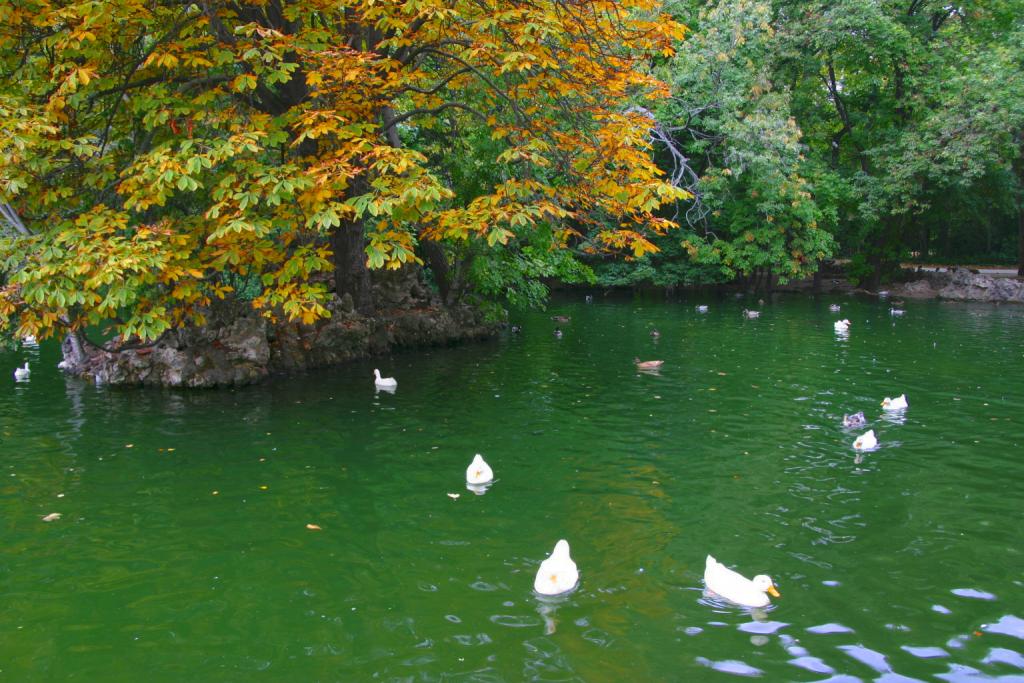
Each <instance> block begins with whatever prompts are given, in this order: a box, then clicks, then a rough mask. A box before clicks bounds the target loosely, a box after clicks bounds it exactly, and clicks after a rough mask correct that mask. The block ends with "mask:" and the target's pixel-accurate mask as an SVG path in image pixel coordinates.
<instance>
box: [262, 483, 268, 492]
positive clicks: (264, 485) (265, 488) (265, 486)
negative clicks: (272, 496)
mask: <svg viewBox="0 0 1024 683" xmlns="http://www.w3.org/2000/svg"><path fill="white" fill-rule="evenodd" d="M269 488H270V487H269V486H267V485H266V484H260V491H266V490H267V489H269Z"/></svg>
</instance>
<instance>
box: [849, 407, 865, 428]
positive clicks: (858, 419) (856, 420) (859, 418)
mask: <svg viewBox="0 0 1024 683" xmlns="http://www.w3.org/2000/svg"><path fill="white" fill-rule="evenodd" d="M867 423H868V421H867V420H866V419H865V418H864V411H863V410H862V411H860V412H856V413H854V414H853V415H843V426H844V427H847V428H849V427H863V426H864V425H866V424H867Z"/></svg>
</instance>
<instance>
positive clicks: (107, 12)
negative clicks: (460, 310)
mask: <svg viewBox="0 0 1024 683" xmlns="http://www.w3.org/2000/svg"><path fill="white" fill-rule="evenodd" d="M683 30H684V27H683V26H681V25H680V24H678V23H676V22H674V21H672V20H671V19H669V18H667V17H665V16H664V15H662V14H661V12H660V10H659V3H658V2H655V1H654V0H618V1H597V0H593V1H591V0H582V1H580V0H534V1H526V0H513V1H506V2H496V1H493V0H404V1H391V2H381V1H379V0H262V1H252V2H222V1H219V0H209V1H200V2H188V1H184V2H183V1H180V0H173V1H172V0H104V1H99V0H12V1H11V2H7V3H4V4H3V5H2V6H0V209H3V211H2V213H0V226H2V232H3V234H2V237H0V258H2V261H0V269H2V270H3V274H4V283H3V289H2V291H0V324H3V325H7V326H10V327H15V328H17V329H18V331H20V333H22V334H28V333H31V334H36V335H46V334H51V333H54V332H58V333H59V332H68V331H73V330H76V329H80V328H82V327H84V326H88V325H94V324H100V323H106V322H112V323H113V326H114V329H115V330H116V332H117V334H118V335H120V337H121V338H122V339H125V340H127V339H129V338H138V339H141V340H143V341H144V340H152V339H155V338H157V337H159V335H160V334H162V333H163V332H164V331H165V330H167V329H168V328H170V327H172V326H176V325H181V324H187V323H189V322H202V310H203V309H204V307H205V306H206V305H207V304H209V303H210V301H211V300H212V298H215V297H225V296H231V295H232V293H233V292H237V290H239V289H240V288H243V287H244V288H246V289H247V291H248V292H249V293H250V296H252V298H253V305H254V306H255V307H257V308H258V309H260V310H262V311H263V312H265V313H266V314H267V315H280V314H283V315H286V316H289V317H290V318H292V319H298V320H302V321H304V322H312V321H314V320H316V319H317V318H318V317H321V316H324V315H326V314H327V310H326V308H325V306H324V304H325V302H326V298H327V297H328V296H329V295H330V292H331V290H335V291H337V292H338V293H339V294H344V293H348V294H350V295H351V296H352V298H353V300H354V302H355V304H356V305H357V307H358V308H359V309H360V310H362V311H363V312H371V311H372V310H373V301H372V296H371V290H370V286H369V279H368V268H370V269H372V268H381V267H388V268H398V267H400V266H401V265H402V264H406V263H410V262H422V260H423V259H428V260H432V261H433V262H435V263H437V264H438V265H439V266H441V267H439V268H437V269H436V271H437V272H436V273H435V274H436V275H437V276H438V277H444V272H443V271H444V268H443V261H444V259H445V258H446V254H447V252H446V251H445V248H446V247H445V245H458V244H465V243H467V242H469V243H473V242H477V243H481V244H486V245H490V246H491V247H500V246H501V245H507V248H510V249H511V248H515V246H516V243H517V241H518V240H519V239H520V236H521V235H522V234H523V233H524V232H531V234H532V235H533V236H534V237H536V234H537V231H538V229H539V228H541V227H543V230H542V231H541V232H540V234H542V235H544V236H545V239H546V241H547V245H546V248H548V249H550V250H560V249H565V248H569V247H571V248H573V249H579V250H584V251H595V252H596V251H604V250H614V251H623V252H626V253H628V254H633V255H642V254H644V253H646V252H648V251H650V250H651V249H653V246H652V244H651V242H650V241H649V239H650V238H651V237H652V236H653V235H656V234H660V233H664V231H665V230H667V229H668V228H670V227H671V224H670V223H669V222H668V221H666V220H664V219H663V218H659V217H658V215H657V210H658V208H659V206H661V205H662V204H664V203H666V202H671V201H676V200H678V199H680V198H681V197H682V195H683V193H682V192H681V191H680V190H678V189H677V188H674V187H672V186H671V184H669V183H667V182H665V180H664V179H663V177H662V176H661V174H660V173H659V171H658V170H657V168H656V167H655V166H654V165H653V164H652V162H651V160H650V157H649V150H648V149H647V147H648V140H649V127H650V123H651V122H650V119H649V117H648V116H647V115H646V114H645V111H646V109H645V106H646V102H647V101H648V100H651V99H654V98H658V97H661V96H663V95H664V94H665V91H664V86H663V85H662V84H661V83H659V82H657V81H656V80H654V79H653V78H652V77H651V76H650V75H649V74H650V71H649V68H648V67H649V65H650V63H651V62H652V60H656V59H658V58H660V57H661V56H664V55H669V54H670V53H671V52H672V45H673V43H674V42H675V41H677V40H678V39H680V38H681V37H682V34H683ZM439 139H440V140H446V141H450V145H445V144H442V145H438V144H436V142H437V140H439ZM424 140H433V141H434V143H433V144H431V145H427V144H424V142H423V141H424ZM465 140H485V141H487V143H488V144H487V145H486V149H487V150H490V151H491V158H489V159H488V163H489V167H488V168H489V173H488V174H484V175H485V178H484V179H485V180H486V182H482V183H478V184H477V190H476V191H475V192H473V193H471V194H470V195H467V194H466V193H464V192H463V193H459V192H456V191H453V187H452V181H451V174H450V173H448V172H447V170H446V162H447V161H448V160H447V159H446V156H445V151H446V149H452V150H454V149H457V148H458V147H459V145H460V144H463V143H464V141H465ZM460 141H463V142H460ZM461 158H462V159H463V160H464V159H465V157H464V156H463V157H461ZM461 172H462V174H463V175H465V174H466V169H462V171H461ZM470 172H472V171H471V170H470Z"/></svg>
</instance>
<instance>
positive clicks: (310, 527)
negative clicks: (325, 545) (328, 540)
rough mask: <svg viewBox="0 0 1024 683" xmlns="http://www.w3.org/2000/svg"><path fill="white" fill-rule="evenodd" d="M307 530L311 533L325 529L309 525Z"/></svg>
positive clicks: (316, 525)
mask: <svg viewBox="0 0 1024 683" xmlns="http://www.w3.org/2000/svg"><path fill="white" fill-rule="evenodd" d="M306 528H307V529H309V530H310V531H323V529H321V528H320V525H319V524H307V525H306Z"/></svg>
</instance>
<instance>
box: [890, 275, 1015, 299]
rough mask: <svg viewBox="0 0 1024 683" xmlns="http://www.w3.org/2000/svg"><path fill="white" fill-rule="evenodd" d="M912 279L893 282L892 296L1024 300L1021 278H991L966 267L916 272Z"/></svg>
mask: <svg viewBox="0 0 1024 683" xmlns="http://www.w3.org/2000/svg"><path fill="white" fill-rule="evenodd" d="M913 276H914V277H915V279H912V280H909V281H907V282H902V283H898V284H896V285H894V286H893V287H892V288H891V292H892V293H893V294H894V295H897V296H902V297H907V298H914V299H934V298H938V299H947V300H950V301H988V302H1015V303H1024V281H1021V280H1019V279H1017V278H1012V277H992V276H991V275H984V274H982V273H976V272H974V271H971V270H970V269H968V268H953V269H951V270H949V271H947V272H943V273H934V272H927V273H926V272H922V271H918V272H916V273H913Z"/></svg>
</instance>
